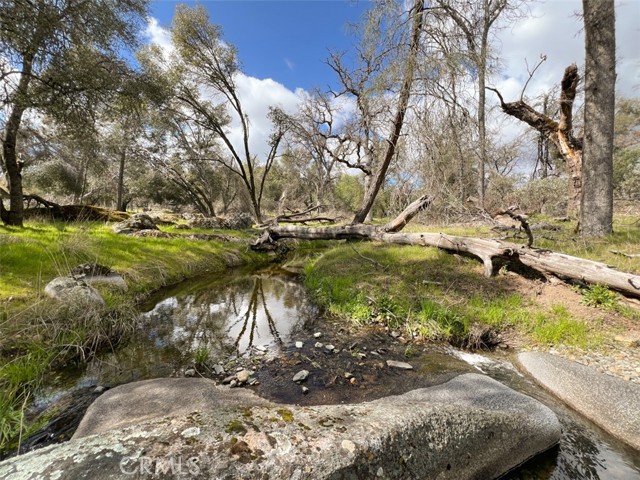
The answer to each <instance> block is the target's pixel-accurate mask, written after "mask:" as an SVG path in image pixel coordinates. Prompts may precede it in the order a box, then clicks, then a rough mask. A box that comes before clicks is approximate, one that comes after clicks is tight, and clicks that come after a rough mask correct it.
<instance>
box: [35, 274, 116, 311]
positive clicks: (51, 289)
mask: <svg viewBox="0 0 640 480" xmlns="http://www.w3.org/2000/svg"><path fill="white" fill-rule="evenodd" d="M44 293H45V294H46V295H48V296H49V297H51V298H53V299H55V300H59V301H61V302H65V303H68V304H74V305H93V306H98V307H103V306H104V305H105V302H104V299H103V298H102V295H100V292H98V291H97V290H96V289H95V288H93V287H92V286H90V285H88V284H87V283H86V282H84V281H82V280H76V279H75V278H71V277H57V278H54V279H53V280H51V281H50V282H49V283H48V284H47V286H46V287H44Z"/></svg>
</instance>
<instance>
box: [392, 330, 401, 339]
mask: <svg viewBox="0 0 640 480" xmlns="http://www.w3.org/2000/svg"><path fill="white" fill-rule="evenodd" d="M391 336H392V337H393V338H398V337H399V336H400V332H396V331H393V332H391Z"/></svg>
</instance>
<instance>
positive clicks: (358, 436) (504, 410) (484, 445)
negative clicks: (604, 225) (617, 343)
mask: <svg viewBox="0 0 640 480" xmlns="http://www.w3.org/2000/svg"><path fill="white" fill-rule="evenodd" d="M187 398H188V399H189V401H188V402H185V401H184V400H185V399H187ZM247 410H249V412H250V419H249V420H247V417H246V412H247ZM275 415H279V416H281V417H282V418H283V419H285V418H287V419H290V421H286V420H285V421H281V422H273V421H272V419H273V417H274V416H275ZM345 427H346V428H345ZM185 434H186V435H185ZM559 438H560V424H559V422H558V420H557V418H556V417H555V415H554V414H553V412H552V411H551V410H550V409H548V408H547V407H545V406H544V405H542V404H540V403H539V402H537V401H535V400H533V399H531V398H529V397H527V396H525V395H522V394H519V393H516V392H514V391H513V390H510V389H509V388H507V387H505V386H504V385H502V384H500V383H499V382H496V381H495V380H492V379H490V378H488V377H486V376H483V375H475V374H466V375H461V376H459V377H457V378H455V379H453V380H451V381H449V382H447V383H445V384H442V385H438V386H436V387H431V388H425V389H420V390H414V391H412V392H409V393H407V394H405V395H400V396H392V397H387V398H382V399H379V400H376V401H373V402H365V403H360V404H352V405H318V406H314V407H313V408H309V407H298V406H295V405H287V406H282V405H276V404H273V403H270V402H267V401H266V400H264V399H262V398H260V397H258V396H257V395H253V394H252V393H251V392H250V391H247V390H244V389H240V390H233V391H231V390H229V389H226V388H219V387H216V386H215V385H214V384H213V382H211V381H209V380H205V379H184V378H182V379H158V380H150V381H145V382H135V383H132V384H127V385H122V386H120V387H117V388H114V389H112V390H110V391H109V392H106V393H105V394H104V395H102V396H101V397H99V398H98V400H96V402H94V403H93V405H92V406H91V407H90V408H89V410H88V412H87V415H86V416H85V418H84V419H83V421H82V423H81V425H80V427H79V429H78V431H77V432H76V434H75V435H74V438H73V439H72V440H71V441H70V442H66V443H64V444H60V445H54V446H51V447H46V448H43V449H40V450H36V451H34V452H30V453H27V454H25V455H22V456H20V457H15V458H12V459H9V460H6V461H4V462H1V463H0V478H21V479H31V478H33V479H35V478H91V477H95V474H96V472H97V471H99V472H100V477H101V478H124V477H125V475H124V474H123V472H122V465H123V462H125V463H126V462H127V460H131V459H136V463H133V464H129V466H132V465H138V463H137V459H138V458H139V456H140V454H141V452H144V453H143V455H144V457H147V458H151V459H165V458H167V457H168V456H169V455H171V456H173V457H177V456H181V457H182V458H183V459H185V458H191V457H193V458H195V459H196V460H197V463H196V464H197V466H198V475H197V478H298V479H301V478H310V479H319V478H375V477H376V476H378V475H381V478H389V479H406V478H415V479H430V478H438V479H442V480H448V479H477V478H497V477H500V476H501V475H502V474H504V473H505V472H507V471H509V470H511V469H512V468H513V467H515V466H517V465H519V464H521V463H522V462H524V461H526V460H528V459H529V458H531V457H533V456H534V455H536V454H537V453H540V452H542V451H544V450H546V449H548V448H549V447H551V446H553V445H554V444H555V443H557V441H558V440H559ZM232 439H234V440H233V441H232ZM234 445H240V446H239V447H236V448H235V450H234V449H233V446H234ZM252 457H259V461H251V458H252ZM242 459H246V460H247V461H246V462H245V461H243V460H242ZM399 459H402V460H401V461H399ZM238 460H240V461H238ZM305 472H307V473H306V474H305Z"/></svg>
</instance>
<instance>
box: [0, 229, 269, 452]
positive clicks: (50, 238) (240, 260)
mask: <svg viewBox="0 0 640 480" xmlns="http://www.w3.org/2000/svg"><path fill="white" fill-rule="evenodd" d="M162 229H163V230H164V231H168V232H174V231H175V232H179V233H203V231H198V230H179V231H178V230H174V229H173V228H172V227H163V228H162ZM207 233H211V231H208V232H207ZM221 233H222V232H221ZM230 233H231V234H232V235H236V236H240V235H248V234H240V233H237V232H236V233H234V232H229V231H225V232H224V234H225V235H229V234H230ZM264 262H265V258H264V256H259V255H257V254H255V253H253V252H251V251H250V250H249V249H248V247H247V246H246V243H235V242H219V241H197V240H188V239H184V238H148V237H147V238H136V237H131V236H125V235H117V234H115V233H113V232H112V231H111V229H110V226H109V225H105V224H104V223H74V224H67V223H48V222H30V223H28V224H27V225H26V226H25V228H22V229H18V228H7V227H0V339H1V340H0V449H1V448H7V447H10V446H12V445H15V444H16V443H17V442H18V441H19V437H20V434H22V435H27V434H28V433H29V431H30V430H32V429H33V428H36V427H37V425H36V424H31V425H25V422H24V418H23V412H24V408H25V406H27V405H28V404H29V402H30V400H31V399H32V398H33V394H34V392H35V391H36V390H37V389H38V387H39V385H40V384H41V382H42V381H43V379H44V378H45V375H46V374H47V372H49V371H51V370H53V369H55V368H56V367H58V366H62V365H65V364H67V363H69V362H78V361H80V362H81V361H84V360H86V359H87V358H89V357H90V356H91V355H92V354H94V353H95V352H96V351H99V350H100V349H103V348H110V347H112V346H114V345H115V344H117V343H118V342H119V341H120V340H121V339H123V338H126V337H127V335H128V334H130V333H131V332H133V331H134V330H135V317H136V303H137V302H139V301H140V300H141V299H143V298H144V297H145V296H146V295H147V294H149V293H150V292H151V291H153V290H156V289H158V288H160V287H163V286H166V285H170V284H174V283H177V282H179V281H181V280H183V279H185V278H189V277H194V276H197V275H201V274H205V273H213V272H218V271H223V270H225V269H226V268H229V267H231V266H237V265H240V264H248V263H264ZM82 263H99V264H102V265H106V266H108V267H111V269H113V270H115V271H117V272H118V273H120V274H121V275H122V276H123V277H124V278H125V280H126V282H127V284H128V290H127V292H121V291H119V290H117V289H113V288H110V287H107V286H104V287H98V290H100V293H101V294H102V296H103V297H104V298H105V301H106V307H105V308H86V307H85V306H63V305H60V304H59V303H57V302H55V301H53V300H51V299H49V298H47V297H45V296H44V295H43V293H42V292H43V288H44V286H45V285H46V284H47V283H48V282H49V281H50V280H51V279H53V278H55V277H57V276H64V275H67V274H68V273H69V272H70V270H71V269H72V268H73V267H75V266H77V265H79V264H82Z"/></svg>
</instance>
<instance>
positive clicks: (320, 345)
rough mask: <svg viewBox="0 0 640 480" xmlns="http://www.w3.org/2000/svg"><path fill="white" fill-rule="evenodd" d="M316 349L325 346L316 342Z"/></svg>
mask: <svg viewBox="0 0 640 480" xmlns="http://www.w3.org/2000/svg"><path fill="white" fill-rule="evenodd" d="M314 347H316V348H322V347H324V344H322V343H320V342H316V344H315V345H314Z"/></svg>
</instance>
